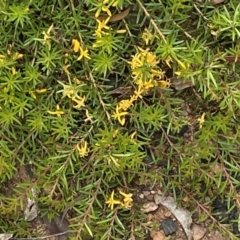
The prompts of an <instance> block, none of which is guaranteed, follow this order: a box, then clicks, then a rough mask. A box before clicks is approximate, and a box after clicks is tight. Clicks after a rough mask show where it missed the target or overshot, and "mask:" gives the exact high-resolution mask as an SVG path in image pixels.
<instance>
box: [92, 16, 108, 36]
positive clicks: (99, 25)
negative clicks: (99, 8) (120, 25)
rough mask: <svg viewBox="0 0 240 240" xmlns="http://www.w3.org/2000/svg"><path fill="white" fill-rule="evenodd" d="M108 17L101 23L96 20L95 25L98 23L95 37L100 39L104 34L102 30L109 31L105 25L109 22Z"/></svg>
mask: <svg viewBox="0 0 240 240" xmlns="http://www.w3.org/2000/svg"><path fill="white" fill-rule="evenodd" d="M109 19H110V17H108V18H107V19H106V20H103V21H100V20H98V19H96V20H97V23H98V27H97V30H96V31H95V35H97V36H98V37H101V36H102V34H105V32H104V31H103V29H106V30H108V29H110V28H109V27H108V26H107V23H108V21H109Z"/></svg>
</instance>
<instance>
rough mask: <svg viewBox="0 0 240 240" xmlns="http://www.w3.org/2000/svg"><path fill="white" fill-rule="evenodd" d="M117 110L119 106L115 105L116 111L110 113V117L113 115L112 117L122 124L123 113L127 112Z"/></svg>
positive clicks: (123, 119)
mask: <svg viewBox="0 0 240 240" xmlns="http://www.w3.org/2000/svg"><path fill="white" fill-rule="evenodd" d="M119 110H120V108H119V106H118V105H117V107H116V112H115V113H114V114H113V115H112V117H113V118H114V119H117V120H118V122H119V123H120V124H121V125H122V126H123V125H124V124H125V121H126V119H125V115H127V114H128V112H119Z"/></svg>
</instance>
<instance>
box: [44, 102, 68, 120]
mask: <svg viewBox="0 0 240 240" xmlns="http://www.w3.org/2000/svg"><path fill="white" fill-rule="evenodd" d="M47 112H48V113H49V114H52V115H57V116H58V117H61V115H62V114H64V112H63V111H61V110H59V105H58V104H57V106H56V111H47Z"/></svg>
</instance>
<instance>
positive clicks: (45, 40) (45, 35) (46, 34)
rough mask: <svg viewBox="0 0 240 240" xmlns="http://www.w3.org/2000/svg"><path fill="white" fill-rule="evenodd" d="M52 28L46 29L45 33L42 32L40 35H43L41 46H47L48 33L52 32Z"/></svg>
mask: <svg viewBox="0 0 240 240" xmlns="http://www.w3.org/2000/svg"><path fill="white" fill-rule="evenodd" d="M52 28H53V24H52V25H51V26H50V27H49V28H48V30H47V32H45V31H43V32H42V34H43V44H44V45H45V44H49V43H50V42H49V39H50V38H51V37H50V32H51V31H52Z"/></svg>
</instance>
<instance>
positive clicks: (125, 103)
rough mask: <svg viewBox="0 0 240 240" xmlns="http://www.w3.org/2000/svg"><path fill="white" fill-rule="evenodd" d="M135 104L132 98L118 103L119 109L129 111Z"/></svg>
mask: <svg viewBox="0 0 240 240" xmlns="http://www.w3.org/2000/svg"><path fill="white" fill-rule="evenodd" d="M132 104H133V101H131V99H130V100H129V99H126V100H121V101H120V102H119V103H118V105H119V109H121V110H123V111H127V110H128V109H129V108H130V107H131V106H132Z"/></svg>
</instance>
